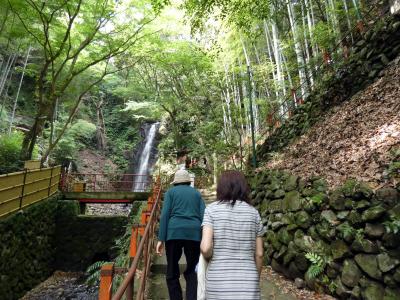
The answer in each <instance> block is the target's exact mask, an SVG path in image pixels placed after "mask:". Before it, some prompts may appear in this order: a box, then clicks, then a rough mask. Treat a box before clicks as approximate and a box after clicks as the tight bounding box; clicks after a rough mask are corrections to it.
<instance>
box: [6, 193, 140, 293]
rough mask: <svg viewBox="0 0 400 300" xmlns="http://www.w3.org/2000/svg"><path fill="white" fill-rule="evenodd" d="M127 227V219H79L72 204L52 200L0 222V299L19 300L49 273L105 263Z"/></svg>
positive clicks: (77, 206) (135, 210)
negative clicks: (99, 261)
mask: <svg viewBox="0 0 400 300" xmlns="http://www.w3.org/2000/svg"><path fill="white" fill-rule="evenodd" d="M140 203H141V202H137V203H135V204H134V206H133V209H132V213H133V214H136V213H137V212H138V207H139V206H140ZM127 223H128V218H127V217H115V216H83V215H79V203H78V201H66V200H62V201H58V199H57V197H53V198H50V199H48V200H45V201H42V202H39V203H37V204H34V205H32V206H30V207H28V208H26V209H24V210H23V211H20V212H18V213H15V214H13V215H11V216H9V217H7V218H4V219H0V299H7V300H13V299H19V298H20V297H21V296H23V295H24V294H25V292H27V291H29V290H30V289H32V288H33V287H34V286H36V285H37V284H39V283H41V282H42V281H44V280H46V279H47V278H48V277H49V276H50V275H51V274H52V273H53V272H54V271H55V270H63V271H83V270H85V269H86V268H87V267H88V266H89V265H90V264H91V263H93V262H94V261H96V260H108V259H111V258H112V257H114V256H116V255H117V253H115V252H114V251H116V250H114V248H113V246H115V240H116V239H117V238H119V237H120V236H122V235H123V234H124V233H125V230H126V225H127Z"/></svg>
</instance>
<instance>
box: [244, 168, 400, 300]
mask: <svg viewBox="0 0 400 300" xmlns="http://www.w3.org/2000/svg"><path fill="white" fill-rule="evenodd" d="M250 182H251V187H252V199H253V202H254V204H255V206H256V207H257V208H258V210H259V211H260V214H261V216H262V219H263V221H264V224H265V225H266V226H267V229H268V230H267V233H266V235H265V245H264V246H265V256H266V263H267V264H270V265H271V266H272V268H273V269H274V270H276V271H278V272H280V273H283V274H284V275H285V276H286V277H289V278H292V279H297V282H298V283H299V285H302V283H305V284H306V285H307V286H308V287H310V288H312V289H314V290H319V291H324V292H327V293H330V294H333V295H335V296H338V297H340V298H343V299H347V298H352V299H368V300H382V299H386V300H389V299H393V300H394V299H400V288H399V286H400V232H399V231H398V230H400V191H399V190H398V189H396V188H390V187H386V188H381V189H379V190H377V191H376V192H373V191H372V190H371V189H370V188H369V187H368V185H367V184H364V183H359V182H356V181H352V180H350V181H347V182H346V183H345V184H344V185H343V186H341V187H340V188H337V189H335V190H331V191H330V190H329V189H328V186H327V183H326V181H325V180H324V179H322V178H321V177H318V178H312V179H310V180H309V181H305V180H302V179H301V178H299V177H297V176H294V175H290V174H287V173H283V172H278V171H274V170H267V171H264V172H263V173H258V174H255V175H254V177H251V179H250ZM306 255H308V256H309V257H310V255H314V257H316V259H314V262H316V263H311V259H309V258H307V257H306ZM318 261H319V263H318ZM318 264H319V266H320V267H319V269H320V271H321V273H320V274H317V275H316V276H315V277H313V276H312V275H311V273H312V272H313V271H315V267H316V266H315V265H318ZM313 265H314V266H313ZM317 273H318V272H317Z"/></svg>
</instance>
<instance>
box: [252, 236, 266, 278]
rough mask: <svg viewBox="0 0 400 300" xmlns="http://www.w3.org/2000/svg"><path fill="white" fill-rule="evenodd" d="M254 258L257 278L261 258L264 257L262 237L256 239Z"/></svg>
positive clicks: (259, 272) (260, 268)
mask: <svg viewBox="0 0 400 300" xmlns="http://www.w3.org/2000/svg"><path fill="white" fill-rule="evenodd" d="M254 256H255V260H256V266H257V271H258V276H260V275H261V270H262V266H263V257H264V241H263V238H262V237H257V238H256V252H255V255H254Z"/></svg>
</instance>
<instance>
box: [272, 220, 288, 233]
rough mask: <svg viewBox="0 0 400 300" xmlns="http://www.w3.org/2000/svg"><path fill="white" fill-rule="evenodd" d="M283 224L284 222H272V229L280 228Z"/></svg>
mask: <svg viewBox="0 0 400 300" xmlns="http://www.w3.org/2000/svg"><path fill="white" fill-rule="evenodd" d="M283 225H285V224H284V223H283V222H279V221H278V222H272V223H271V229H272V230H274V231H275V230H277V229H279V228H281V227H282V226H283Z"/></svg>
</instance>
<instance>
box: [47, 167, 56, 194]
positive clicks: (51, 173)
mask: <svg viewBox="0 0 400 300" xmlns="http://www.w3.org/2000/svg"><path fill="white" fill-rule="evenodd" d="M50 170H51V171H50V181H49V188H48V190H47V197H50V192H51V186H52V185H51V184H52V183H53V182H52V181H53V170H54V167H53V168H51V169H50Z"/></svg>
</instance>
